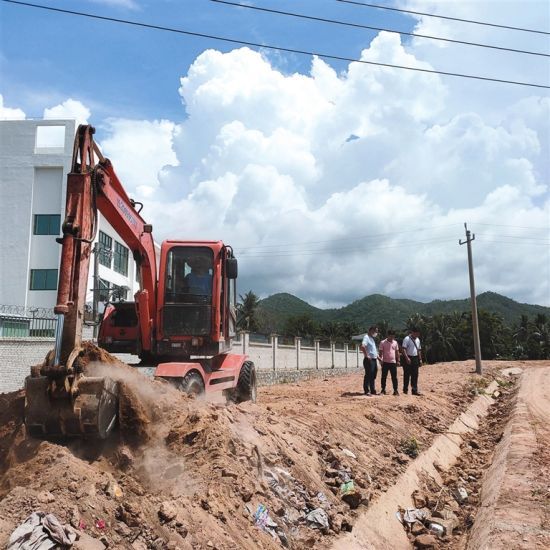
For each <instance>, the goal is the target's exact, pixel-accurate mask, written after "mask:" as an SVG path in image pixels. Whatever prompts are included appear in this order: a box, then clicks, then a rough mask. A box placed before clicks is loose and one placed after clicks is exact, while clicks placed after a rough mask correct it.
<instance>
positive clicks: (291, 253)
mask: <svg viewBox="0 0 550 550" xmlns="http://www.w3.org/2000/svg"><path fill="white" fill-rule="evenodd" d="M452 242H454V238H453V237H445V238H441V237H440V238H436V239H426V240H420V241H419V240H414V241H412V242H406V243H399V244H393V245H391V244H390V245H387V246H369V248H368V250H384V249H388V248H406V247H410V246H415V247H417V246H418V245H425V244H427V243H430V244H436V243H437V244H441V243H452ZM364 251H365V248H364V247H358V246H354V247H340V248H336V249H332V250H330V249H326V248H325V249H317V250H309V249H308V250H304V251H296V250H294V251H280V250H276V251H274V252H262V251H259V252H258V253H257V254H256V253H252V254H246V253H242V252H239V250H238V249H236V250H235V254H238V255H239V256H240V257H243V258H244V257H246V258H258V257H283V256H314V255H317V254H319V253H330V254H334V253H341V252H364Z"/></svg>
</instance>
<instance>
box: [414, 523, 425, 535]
mask: <svg viewBox="0 0 550 550" xmlns="http://www.w3.org/2000/svg"><path fill="white" fill-rule="evenodd" d="M425 532H426V528H425V527H424V526H423V525H422V524H421V523H418V522H415V523H413V524H412V527H411V533H412V534H413V535H414V536H415V537H417V536H418V535H422V533H425Z"/></svg>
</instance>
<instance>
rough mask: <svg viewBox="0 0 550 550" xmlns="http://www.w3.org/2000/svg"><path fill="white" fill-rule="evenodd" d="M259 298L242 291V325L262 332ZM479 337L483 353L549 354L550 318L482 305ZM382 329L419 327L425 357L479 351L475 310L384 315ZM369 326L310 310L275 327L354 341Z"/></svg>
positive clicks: (461, 356) (402, 331) (434, 359)
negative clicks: (395, 318)
mask: <svg viewBox="0 0 550 550" xmlns="http://www.w3.org/2000/svg"><path fill="white" fill-rule="evenodd" d="M259 302H260V299H259V298H258V296H256V295H255V294H254V293H253V292H252V291H250V292H247V293H246V294H244V295H242V296H240V303H239V304H238V305H237V326H238V328H239V329H240V330H247V331H250V332H259V331H260V330H261V327H262V325H263V328H264V330H265V323H263V322H262V321H263V320H262V312H261V311H260V308H259ZM478 317H479V337H480V342H481V355H482V357H483V358H484V359H550V320H549V319H548V317H547V316H546V315H544V314H537V315H535V316H534V317H532V318H529V317H528V316H527V315H522V316H521V317H520V319H518V321H517V322H516V323H514V324H513V325H512V326H509V325H507V324H506V323H505V322H504V320H503V318H502V317H501V316H500V315H498V314H496V313H492V312H490V311H486V310H483V309H480V310H479V311H478ZM376 326H378V328H379V331H380V335H381V336H382V337H384V336H385V335H386V333H387V331H388V330H390V329H392V330H395V332H396V334H397V339H398V341H399V342H401V340H402V339H403V338H404V337H405V335H406V333H407V331H408V330H410V329H411V328H413V327H417V328H418V329H419V330H420V333H421V340H422V346H423V348H424V356H425V359H426V360H427V361H428V362H429V363H438V362H444V361H463V360H465V359H471V358H473V356H474V352H473V349H474V345H473V336H472V315H471V313H469V312H458V311H455V312H453V313H448V314H436V315H420V314H416V315H412V316H411V317H409V318H408V319H407V320H406V321H405V324H404V326H402V327H395V326H390V324H389V323H388V322H387V321H385V320H384V319H382V320H380V321H379V322H378V323H376ZM367 328H368V327H367V326H361V325H360V324H359V323H356V322H348V321H341V322H339V321H324V322H319V321H317V320H315V319H313V318H312V317H311V316H310V315H308V314H302V315H293V316H290V317H287V318H286V319H285V320H284V321H283V323H282V325H280V326H278V327H277V328H276V330H272V332H278V333H279V334H280V335H281V336H284V337H294V336H300V337H302V338H306V339H320V340H325V341H328V340H330V341H335V342H350V341H351V338H352V336H354V335H358V334H361V333H363V332H366V330H367Z"/></svg>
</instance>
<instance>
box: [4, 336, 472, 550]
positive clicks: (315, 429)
mask: <svg viewBox="0 0 550 550" xmlns="http://www.w3.org/2000/svg"><path fill="white" fill-rule="evenodd" d="M82 359H83V361H84V362H85V372H86V373H87V374H89V375H94V376H106V375H108V376H111V377H112V378H114V379H116V380H118V381H119V382H120V387H121V392H120V395H121V399H120V403H121V404H120V429H119V430H118V432H117V433H116V434H115V437H114V438H113V439H111V440H110V441H108V442H105V443H103V444H102V445H98V444H97V443H90V442H84V441H74V442H69V443H66V444H65V445H59V444H56V443H52V442H40V441H36V440H32V439H25V438H24V428H23V426H22V412H23V409H22V407H23V394H22V392H19V393H15V394H10V395H7V396H1V397H0V399H2V400H3V401H0V404H1V405H2V410H1V411H0V420H1V426H2V428H1V429H2V432H1V434H2V435H3V436H4V437H3V438H2V444H1V446H0V452H2V455H0V456H1V458H2V470H0V511H1V513H0V516H1V517H2V518H3V522H2V521H0V545H2V543H3V542H4V541H5V539H6V537H7V536H8V534H9V533H10V532H11V530H13V529H14V528H15V527H16V526H17V525H18V524H19V523H20V522H22V521H23V520H24V519H25V517H26V516H27V515H28V514H29V513H30V512H32V511H36V510H43V511H46V512H51V513H54V514H55V515H56V516H57V517H58V518H59V519H60V520H61V521H62V522H70V523H71V524H72V525H73V526H74V527H75V528H77V529H78V530H79V532H80V533H81V534H82V536H86V535H87V536H90V537H92V538H93V539H96V541H99V539H102V540H103V542H104V543H105V544H108V545H109V547H111V548H131V549H145V548H158V549H163V548H172V549H175V548H182V549H183V548H219V549H225V548H227V549H229V548H245V549H246V548H250V549H258V548H281V547H282V546H286V547H289V548H313V547H315V548H326V547H328V546H329V545H330V542H331V540H333V537H335V536H336V535H337V534H338V533H340V532H341V531H346V530H351V529H352V527H353V524H354V522H355V520H356V518H357V516H358V514H359V513H360V512H361V510H363V509H364V508H365V507H366V506H368V505H369V502H370V501H371V500H372V499H373V498H376V496H377V495H378V494H380V493H381V492H383V491H385V490H386V488H387V487H389V486H390V485H391V484H392V483H393V481H394V480H395V479H396V478H397V476H398V475H399V474H400V473H401V472H402V471H404V469H405V468H406V465H407V463H408V462H409V461H410V460H413V459H414V456H415V454H416V453H417V452H419V451H421V450H422V449H424V448H426V447H427V446H429V444H430V442H431V441H432V439H433V438H434V437H435V435H436V434H437V433H439V432H441V431H442V430H444V428H445V427H446V426H448V425H450V423H451V422H452V420H453V419H454V418H455V416H456V415H457V414H458V413H459V412H460V410H463V409H464V408H465V407H466V406H467V405H468V403H469V401H470V400H471V399H472V397H473V395H472V394H471V392H470V390H471V382H470V374H469V373H470V372H471V368H472V365H471V363H454V364H449V365H437V366H434V367H423V371H422V375H421V382H422V383H423V384H424V386H423V387H424V388H425V390H424V391H425V392H426V395H425V396H424V397H422V398H416V397H414V396H410V395H408V396H399V397H394V396H380V397H378V398H371V399H366V398H364V397H362V396H358V395H357V389H359V388H361V382H362V381H361V375H360V374H352V375H350V376H347V377H342V378H338V379H334V380H331V381H328V380H327V381H323V380H314V381H310V382H307V383H306V382H303V383H299V384H293V385H285V386H278V387H273V388H262V389H261V390H260V395H259V403H258V404H252V403H243V404H240V405H235V404H229V405H226V404H225V403H212V402H206V401H203V400H193V399H190V398H188V397H186V396H185V395H183V394H182V393H181V392H179V391H177V390H176V389H175V388H174V387H172V386H171V385H170V384H169V383H167V382H165V381H157V380H152V379H150V378H147V377H145V376H143V375H141V374H140V373H139V372H137V371H136V370H135V369H133V368H131V367H128V366H127V365H124V364H122V363H120V362H119V361H117V360H116V359H115V358H113V357H111V356H108V354H106V353H105V352H104V351H102V350H98V348H95V347H91V346H88V345H87V347H86V353H85V355H84V357H83V358H82ZM99 547H100V546H99Z"/></svg>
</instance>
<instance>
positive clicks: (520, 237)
mask: <svg viewBox="0 0 550 550" xmlns="http://www.w3.org/2000/svg"><path fill="white" fill-rule="evenodd" d="M476 235H478V236H482V237H498V238H502V237H503V238H506V239H520V240H522V241H544V242H547V243H549V244H550V240H549V239H548V238H547V237H525V236H523V235H501V234H499V233H476Z"/></svg>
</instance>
